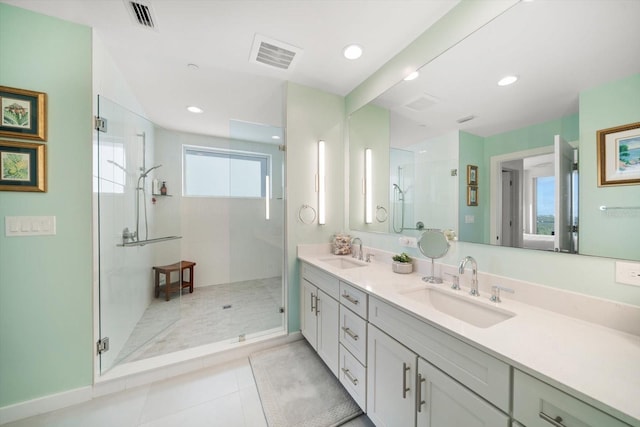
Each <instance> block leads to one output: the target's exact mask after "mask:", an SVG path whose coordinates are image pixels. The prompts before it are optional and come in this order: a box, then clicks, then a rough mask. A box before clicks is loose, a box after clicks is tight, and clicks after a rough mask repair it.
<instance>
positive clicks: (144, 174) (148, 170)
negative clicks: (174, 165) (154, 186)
mask: <svg viewBox="0 0 640 427" xmlns="http://www.w3.org/2000/svg"><path fill="white" fill-rule="evenodd" d="M160 166H162V165H156V166H154V167H152V168H149V169H147V171H146V172H144V173H142V175H140V178H146V177H147V175H149V172H151V171H152V170H154V169H158V168H159V167H160Z"/></svg>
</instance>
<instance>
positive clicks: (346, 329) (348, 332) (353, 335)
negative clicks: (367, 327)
mask: <svg viewBox="0 0 640 427" xmlns="http://www.w3.org/2000/svg"><path fill="white" fill-rule="evenodd" d="M342 330H343V331H344V333H345V334H347V335H349V336H350V337H351V338H352V339H353V340H354V341H358V335H357V334H355V333H353V331H352V330H351V329H349V328H347V327H346V326H343V327H342Z"/></svg>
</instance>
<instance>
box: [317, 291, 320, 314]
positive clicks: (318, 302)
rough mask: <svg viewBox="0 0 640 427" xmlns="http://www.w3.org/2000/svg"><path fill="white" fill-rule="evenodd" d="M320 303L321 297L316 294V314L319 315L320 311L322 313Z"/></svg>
mask: <svg viewBox="0 0 640 427" xmlns="http://www.w3.org/2000/svg"><path fill="white" fill-rule="evenodd" d="M319 305H320V298H318V295H316V316H318V313H320V310H318V306H319Z"/></svg>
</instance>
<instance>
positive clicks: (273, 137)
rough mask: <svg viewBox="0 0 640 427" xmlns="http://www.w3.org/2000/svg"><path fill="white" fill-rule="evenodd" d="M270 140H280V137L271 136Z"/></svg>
mask: <svg viewBox="0 0 640 427" xmlns="http://www.w3.org/2000/svg"><path fill="white" fill-rule="evenodd" d="M271 139H280V137H279V136H278V135H273V136H272V137H271Z"/></svg>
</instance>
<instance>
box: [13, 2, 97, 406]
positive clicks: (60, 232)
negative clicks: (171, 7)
mask: <svg viewBox="0 0 640 427" xmlns="http://www.w3.org/2000/svg"><path fill="white" fill-rule="evenodd" d="M0 85H4V86H10V87H17V88H22V89H29V90H35V91H39V92H46V93H47V96H48V120H47V122H48V141H47V142H46V145H47V154H48V165H47V166H48V187H49V189H48V192H47V193H20V192H0V218H2V219H4V217H5V216H13V215H16V216H19V215H55V217H56V221H57V223H56V226H57V234H56V235H55V236H34V237H5V235H4V232H3V233H1V234H0V407H2V406H7V405H10V404H13V403H16V402H20V401H24V400H29V399H33V398H37V397H39V396H44V395H48V394H52V393H56V392H60V391H64V390H70V389H74V388H77V387H82V386H88V385H90V384H91V383H92V370H93V327H92V324H93V316H92V309H91V307H92V243H91V200H92V193H91V192H92V190H91V179H92V178H91V163H92V161H91V158H92V157H91V152H92V150H91V140H92V131H91V116H92V112H91V104H92V102H91V101H92V100H91V96H92V95H91V30H90V29H89V28H88V27H84V26H80V25H76V24H71V23H68V22H64V21H61V20H58V19H54V18H50V17H46V16H43V15H39V14H35V13H32V12H28V11H26V10H23V9H19V8H15V7H11V6H8V5H6V4H0ZM3 222H4V221H3Z"/></svg>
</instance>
